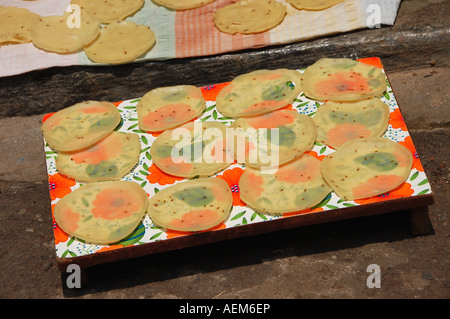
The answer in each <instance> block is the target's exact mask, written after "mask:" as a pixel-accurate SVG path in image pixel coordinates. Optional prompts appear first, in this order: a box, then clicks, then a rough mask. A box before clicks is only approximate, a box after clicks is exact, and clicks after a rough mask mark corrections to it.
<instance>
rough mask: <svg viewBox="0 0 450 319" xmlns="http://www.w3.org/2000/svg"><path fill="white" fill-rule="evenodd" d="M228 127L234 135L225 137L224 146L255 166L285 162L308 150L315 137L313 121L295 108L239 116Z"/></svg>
mask: <svg viewBox="0 0 450 319" xmlns="http://www.w3.org/2000/svg"><path fill="white" fill-rule="evenodd" d="M231 128H233V129H234V133H235V136H236V138H235V139H233V140H231V139H230V138H229V140H228V145H229V147H230V148H231V149H233V150H234V156H235V158H236V159H237V161H238V162H241V163H242V162H244V163H245V165H246V166H250V167H255V168H256V167H270V166H277V165H282V164H284V163H287V162H289V161H291V160H293V159H294V158H296V157H298V156H300V155H302V154H303V153H304V152H306V151H307V150H309V149H310V148H311V147H312V146H313V145H314V141H315V139H316V126H315V124H314V121H313V120H312V119H311V117H309V116H307V115H304V114H300V113H298V112H297V111H295V110H277V111H273V112H269V113H266V114H263V115H259V116H252V117H245V118H244V117H243V118H239V119H237V120H236V121H234V122H233V124H231ZM244 141H245V142H244ZM231 142H233V145H232V144H231Z"/></svg>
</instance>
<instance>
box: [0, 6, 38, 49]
mask: <svg viewBox="0 0 450 319" xmlns="http://www.w3.org/2000/svg"><path fill="white" fill-rule="evenodd" d="M39 17H40V16H39V15H38V14H36V13H33V12H31V11H29V10H28V9H25V8H16V7H0V45H2V44H14V43H28V42H31V22H32V21H33V20H35V19H37V18H39Z"/></svg>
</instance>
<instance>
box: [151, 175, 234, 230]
mask: <svg viewBox="0 0 450 319" xmlns="http://www.w3.org/2000/svg"><path fill="white" fill-rule="evenodd" d="M232 206H233V196H232V195H231V189H230V187H229V186H228V184H227V183H226V182H225V181H224V180H222V179H220V178H199V179H194V180H190V181H185V182H179V183H177V184H175V185H172V186H169V187H167V188H164V189H162V190H160V191H159V192H158V193H156V194H155V195H153V196H152V197H151V198H150V199H149V205H148V210H147V213H148V216H149V217H150V219H151V220H152V221H153V222H154V223H155V224H156V225H159V226H161V227H164V228H167V229H171V230H177V231H189V232H193V231H202V230H207V229H210V228H212V227H214V226H217V225H218V224H220V223H221V222H223V221H225V220H226V219H227V218H228V216H229V214H230V211H231V208H232Z"/></svg>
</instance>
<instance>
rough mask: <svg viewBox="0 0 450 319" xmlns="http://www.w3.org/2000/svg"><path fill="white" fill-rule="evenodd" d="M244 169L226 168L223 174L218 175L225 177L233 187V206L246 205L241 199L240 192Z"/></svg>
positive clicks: (221, 177)
mask: <svg viewBox="0 0 450 319" xmlns="http://www.w3.org/2000/svg"><path fill="white" fill-rule="evenodd" d="M243 172H244V171H243V170H242V169H241V168H240V167H235V168H233V169H229V170H226V171H225V172H223V174H222V175H218V176H217V178H220V179H223V180H224V181H225V182H227V184H228V185H229V186H230V188H231V194H232V195H233V206H246V204H245V203H244V202H243V201H242V200H241V197H240V193H239V179H240V178H241V175H242V173H243Z"/></svg>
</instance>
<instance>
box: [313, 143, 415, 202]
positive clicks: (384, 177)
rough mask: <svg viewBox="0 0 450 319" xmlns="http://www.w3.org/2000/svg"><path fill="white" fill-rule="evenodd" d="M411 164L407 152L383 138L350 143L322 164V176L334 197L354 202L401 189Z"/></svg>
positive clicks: (327, 157)
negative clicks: (399, 187)
mask: <svg viewBox="0 0 450 319" xmlns="http://www.w3.org/2000/svg"><path fill="white" fill-rule="evenodd" d="M412 163H413V157H412V154H411V152H410V151H409V150H408V149H407V148H406V147H404V146H403V145H401V144H399V143H396V142H394V141H391V140H389V139H387V138H384V137H373V138H364V139H356V140H351V141H348V142H346V143H344V144H343V145H342V146H341V147H340V148H339V149H338V150H337V151H336V152H335V153H333V154H330V155H328V156H326V157H325V158H324V159H323V160H322V164H321V171H322V175H323V177H324V178H325V180H326V181H327V182H328V184H329V185H330V186H331V187H332V188H333V190H334V191H335V192H336V194H337V195H338V196H339V197H341V198H342V199H344V200H355V199H361V198H367V197H371V196H375V195H380V194H384V193H386V192H388V191H390V190H392V189H394V188H396V187H397V186H399V185H401V184H402V183H403V182H404V181H405V180H406V179H407V178H408V176H409V174H410V172H411V167H412Z"/></svg>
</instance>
